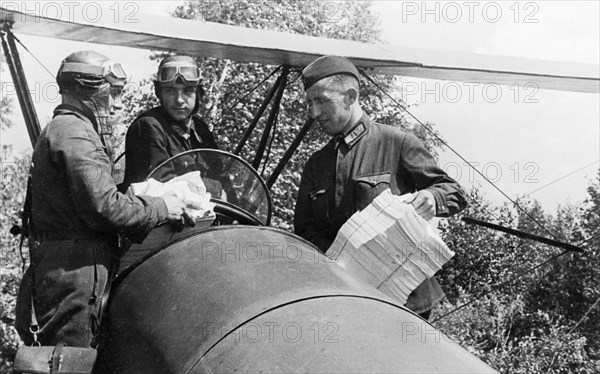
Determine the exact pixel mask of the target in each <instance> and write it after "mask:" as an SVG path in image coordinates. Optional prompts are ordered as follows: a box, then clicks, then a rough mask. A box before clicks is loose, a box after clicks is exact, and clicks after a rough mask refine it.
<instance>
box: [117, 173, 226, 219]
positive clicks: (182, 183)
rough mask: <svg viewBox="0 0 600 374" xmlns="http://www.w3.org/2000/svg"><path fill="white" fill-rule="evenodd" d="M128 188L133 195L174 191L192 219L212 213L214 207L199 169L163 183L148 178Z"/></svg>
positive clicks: (158, 194) (156, 195) (153, 194)
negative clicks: (184, 204)
mask: <svg viewBox="0 0 600 374" xmlns="http://www.w3.org/2000/svg"><path fill="white" fill-rule="evenodd" d="M129 189H130V190H131V192H132V193H133V194H134V195H148V196H155V197H160V196H163V195H165V194H167V193H169V192H171V193H174V194H175V195H177V197H179V198H180V199H182V200H183V201H184V202H185V203H186V205H187V206H188V207H187V212H188V214H189V215H190V217H191V218H192V219H194V220H198V219H201V218H203V217H205V216H206V215H207V214H212V212H213V208H214V207H215V203H212V202H211V201H210V198H211V194H210V192H207V191H206V187H205V185H204V182H203V181H202V178H201V177H200V172H199V171H191V172H189V173H186V174H184V175H181V176H178V177H175V178H173V179H171V180H169V181H168V182H165V183H161V182H159V181H157V180H155V179H152V178H150V179H149V180H147V181H145V182H140V183H133V184H132V185H131V186H130V187H129Z"/></svg>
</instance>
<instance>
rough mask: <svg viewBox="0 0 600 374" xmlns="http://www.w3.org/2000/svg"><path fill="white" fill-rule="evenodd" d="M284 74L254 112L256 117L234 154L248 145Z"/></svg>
mask: <svg viewBox="0 0 600 374" xmlns="http://www.w3.org/2000/svg"><path fill="white" fill-rule="evenodd" d="M282 75H283V74H282ZM282 75H280V76H279V77H278V78H277V80H276V81H275V84H274V85H273V87H271V89H270V90H269V92H268V93H267V96H265V99H264V100H263V102H262V104H261V105H260V107H259V108H258V110H257V111H256V114H254V118H252V122H250V125H248V128H247V129H246V131H245V132H244V134H243V135H242V138H241V139H240V141H239V142H238V144H237V146H236V147H235V150H234V151H233V154H234V155H236V156H239V154H240V152H241V151H242V148H244V145H246V142H247V141H248V138H250V135H251V134H252V132H253V131H254V128H255V127H256V125H257V124H258V121H259V120H260V118H261V117H262V115H263V113H264V112H265V109H267V106H268V105H269V103H270V102H271V99H273V96H274V95H275V92H277V87H279V84H280V82H281V77H282Z"/></svg>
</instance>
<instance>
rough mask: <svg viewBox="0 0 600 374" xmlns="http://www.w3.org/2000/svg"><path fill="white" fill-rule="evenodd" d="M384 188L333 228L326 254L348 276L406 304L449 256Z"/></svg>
mask: <svg viewBox="0 0 600 374" xmlns="http://www.w3.org/2000/svg"><path fill="white" fill-rule="evenodd" d="M408 197H410V196H409V195H403V196H396V195H392V193H391V191H390V190H389V189H388V190H385V191H384V192H382V193H381V194H380V195H379V196H378V197H376V198H375V199H374V200H373V202H372V203H371V204H370V205H368V206H367V207H366V208H365V209H363V210H362V211H360V212H357V213H355V214H354V215H353V216H352V217H350V219H349V220H348V221H347V222H346V223H345V224H344V225H343V226H342V228H341V229H340V230H339V232H338V234H337V237H336V238H335V241H334V242H333V244H332V245H331V247H330V248H329V250H328V251H327V256H328V257H330V258H331V259H333V260H335V261H336V262H337V264H338V265H340V266H342V267H343V268H345V269H346V271H348V272H349V273H351V274H352V275H354V276H356V277H359V278H361V279H363V280H365V281H366V282H368V283H369V284H371V285H373V286H374V287H376V288H377V289H379V290H381V291H382V292H383V293H385V294H386V295H388V296H392V297H394V298H396V299H398V300H399V301H400V302H401V303H402V304H404V303H406V299H407V298H408V295H410V293H411V292H412V291H413V290H414V289H415V288H417V286H418V285H419V284H421V282H423V281H424V280H426V279H427V278H430V277H432V276H433V275H434V274H435V273H436V272H437V271H438V270H440V269H441V268H442V265H443V264H445V263H446V262H448V261H449V260H450V259H451V258H452V257H453V256H454V252H452V251H451V250H450V249H449V248H448V246H446V244H445V243H444V242H443V241H442V240H441V239H440V237H439V236H438V235H437V234H436V232H435V230H434V229H433V228H432V227H431V225H430V224H429V223H428V222H427V221H425V220H424V219H423V218H421V217H420V216H419V215H417V213H416V212H415V210H414V208H413V207H412V205H410V204H407V203H405V202H404V201H405V200H407V199H408Z"/></svg>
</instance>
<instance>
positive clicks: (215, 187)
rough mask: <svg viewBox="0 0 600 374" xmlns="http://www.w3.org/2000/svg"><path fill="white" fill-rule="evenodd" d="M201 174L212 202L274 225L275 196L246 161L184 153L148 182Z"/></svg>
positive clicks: (210, 152) (202, 152)
mask: <svg viewBox="0 0 600 374" xmlns="http://www.w3.org/2000/svg"><path fill="white" fill-rule="evenodd" d="M192 171H199V172H200V177H201V178H202V181H203V182H204V184H205V186H206V190H207V192H209V193H210V194H211V200H216V201H219V202H224V203H226V204H231V205H234V206H235V207H237V208H239V209H242V210H244V211H245V212H247V213H249V214H251V215H252V216H254V217H255V218H256V219H257V220H259V221H260V222H261V223H263V224H264V225H268V224H269V223H270V221H271V196H270V195H269V190H268V189H267V186H266V184H265V182H264V181H263V180H262V179H261V177H260V176H259V175H258V173H257V172H256V171H255V170H254V169H253V168H252V166H250V165H248V163H246V161H244V160H242V159H241V158H239V157H237V156H235V155H233V154H231V153H227V152H223V151H219V150H215V149H196V150H192V151H188V152H183V153H180V154H178V155H176V156H173V157H171V158H170V159H168V160H167V161H165V162H163V163H162V164H160V165H159V166H157V167H156V168H155V169H154V170H153V171H152V172H151V173H150V174H149V175H148V177H147V178H146V180H148V179H150V178H153V179H155V180H157V181H159V182H163V183H164V182H167V181H169V180H170V179H172V178H174V177H177V176H181V175H184V174H186V173H189V172H192Z"/></svg>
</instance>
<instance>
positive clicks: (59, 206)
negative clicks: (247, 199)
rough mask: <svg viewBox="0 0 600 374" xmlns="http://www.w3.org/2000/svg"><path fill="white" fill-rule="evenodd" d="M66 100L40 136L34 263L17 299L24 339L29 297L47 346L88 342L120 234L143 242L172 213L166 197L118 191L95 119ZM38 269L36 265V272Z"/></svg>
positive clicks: (34, 176)
mask: <svg viewBox="0 0 600 374" xmlns="http://www.w3.org/2000/svg"><path fill="white" fill-rule="evenodd" d="M91 118H93V117H88V116H87V115H86V114H85V113H83V112H82V111H80V110H79V109H77V108H74V107H72V106H68V105H60V106H58V107H57V108H56V110H55V111H54V118H53V119H52V121H51V122H50V123H49V124H48V126H46V128H44V130H43V131H42V133H41V135H40V138H39V139H38V141H37V143H36V145H35V148H34V151H33V157H32V166H31V171H30V173H31V182H32V183H31V191H30V193H31V198H32V200H31V216H32V227H31V237H30V252H31V260H32V264H31V265H32V266H30V267H29V268H28V269H27V271H26V273H25V275H24V277H23V281H22V283H21V286H20V288H19V293H18V297H17V310H16V313H17V319H16V327H17V330H18V332H19V334H20V335H21V338H22V339H23V341H24V342H25V343H26V344H31V342H32V341H33V337H32V335H31V334H30V333H29V324H30V321H31V315H30V311H31V295H32V292H33V296H34V303H35V311H36V316H37V319H38V322H39V325H40V327H41V332H40V335H39V337H38V340H39V341H40V342H41V343H42V345H55V344H57V343H59V342H63V343H65V344H67V345H69V346H81V347H87V346H89V345H90V342H91V339H92V335H93V331H92V326H91V325H92V324H93V319H94V318H95V316H96V317H97V312H98V308H99V305H100V298H101V297H102V293H103V292H104V288H105V285H106V282H107V279H108V276H109V271H110V270H115V269H116V267H117V266H118V259H119V257H120V256H121V253H120V251H119V249H118V248H117V234H118V233H121V234H123V235H125V236H127V237H128V238H129V239H130V240H132V241H134V242H137V243H139V242H141V241H142V240H143V239H144V238H145V237H146V236H147V235H148V233H149V232H150V231H151V230H152V229H153V228H154V227H155V226H156V225H157V224H159V223H161V222H164V221H167V219H168V211H167V206H166V205H165V202H164V200H163V199H161V198H154V197H149V196H140V197H132V196H126V195H123V194H121V193H119V192H117V188H116V186H115V184H114V182H113V180H112V176H111V163H110V161H109V158H108V155H107V153H106V149H105V147H104V144H103V141H102V140H101V138H100V136H99V135H98V133H97V132H96V129H95V126H96V123H95V120H92V119H91ZM34 270H35V271H34Z"/></svg>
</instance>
